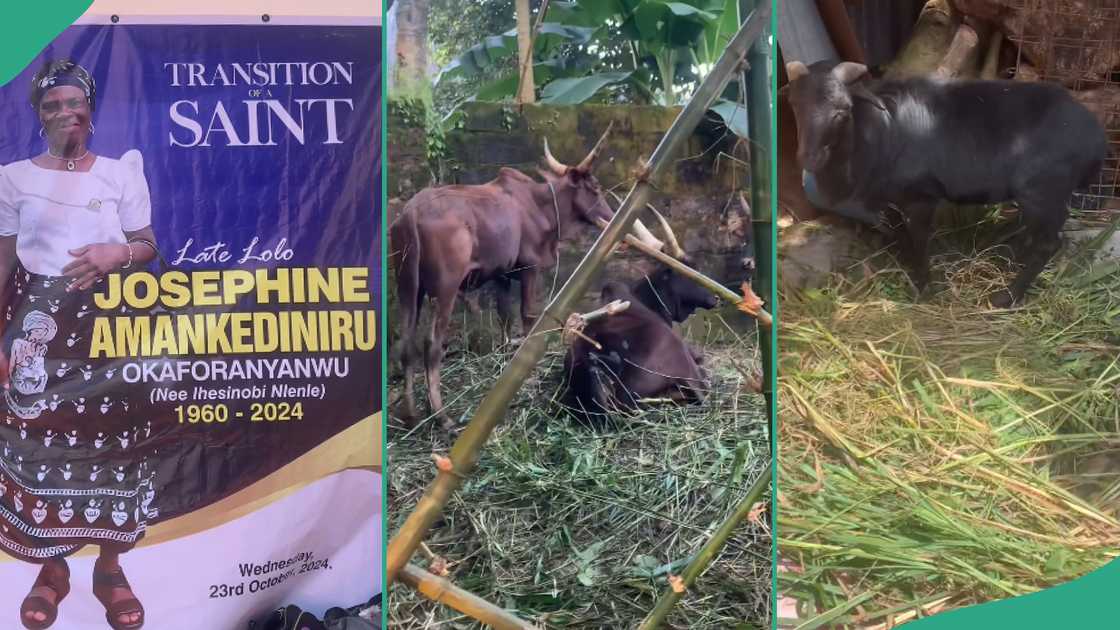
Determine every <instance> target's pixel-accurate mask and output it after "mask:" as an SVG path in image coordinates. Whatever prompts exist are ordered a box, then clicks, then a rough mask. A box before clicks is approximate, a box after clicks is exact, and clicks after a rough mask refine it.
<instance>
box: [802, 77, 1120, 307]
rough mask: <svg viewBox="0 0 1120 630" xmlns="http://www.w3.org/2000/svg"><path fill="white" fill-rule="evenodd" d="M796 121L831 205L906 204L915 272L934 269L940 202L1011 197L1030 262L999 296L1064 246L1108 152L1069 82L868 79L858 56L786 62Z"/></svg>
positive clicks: (1016, 290) (921, 276) (809, 167)
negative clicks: (1071, 210)
mask: <svg viewBox="0 0 1120 630" xmlns="http://www.w3.org/2000/svg"><path fill="white" fill-rule="evenodd" d="M786 70H787V73H788V75H789V79H790V84H789V86H788V89H789V99H790V104H791V105H792V106H793V110H794V118H795V119H796V121H797V132H798V146H797V159H798V161H799V162H800V164H801V167H802V168H803V169H805V171H806V172H807V173H808V179H809V182H810V183H811V184H813V185H814V187H815V189H816V190H815V192H816V193H817V194H818V197H819V198H820V199H821V200H822V201H823V203H824V204H826V205H827V206H830V207H836V208H844V209H847V210H848V211H857V212H858V211H859V210H860V208H864V209H870V210H871V211H873V212H875V213H876V214H877V212H878V210H879V209H884V208H886V207H888V205H890V204H894V205H896V206H897V207H898V208H899V209H900V210H901V213H902V215H903V222H902V223H903V225H902V226H899V227H898V229H897V232H896V235H897V236H898V237H899V242H900V243H901V244H902V245H903V249H904V251H908V253H909V255H910V258H911V261H910V262H911V265H912V268H913V274H912V277H913V280H914V283H915V285H916V286H917V287H918V288H919V290H921V289H922V288H924V287H925V285H926V283H927V282H928V279H929V260H928V245H929V238H930V235H931V232H932V221H933V213H934V210H935V209H936V206H937V204H938V203H939V202H940V201H942V200H945V201H950V202H953V203H964V204H987V203H998V202H1005V201H1015V202H1017V203H1018V205H1019V208H1020V210H1021V216H1022V222H1023V225H1024V227H1025V233H1024V238H1025V240H1024V242H1023V243H1021V245H1020V247H1019V248H1018V252H1017V253H1018V254H1019V258H1020V259H1021V260H1022V262H1023V263H1024V265H1023V269H1022V270H1021V271H1020V273H1019V275H1018V276H1017V277H1016V278H1015V280H1014V281H1013V282H1012V283H1011V285H1010V286H1009V287H1008V288H1007V289H1005V290H1001V291H999V292H997V293H995V294H993V295H992V296H990V298H989V299H990V301H991V303H992V305H993V306H996V307H1006V306H1010V305H1011V304H1013V303H1015V302H1017V301H1019V300H1021V299H1022V297H1023V295H1024V294H1025V293H1026V291H1027V289H1028V288H1029V287H1030V285H1031V284H1032V283H1033V282H1034V280H1035V278H1036V277H1037V276H1038V274H1039V273H1040V272H1041V271H1042V269H1043V267H1045V266H1046V263H1047V262H1048V261H1049V260H1050V258H1051V257H1053V255H1054V253H1055V252H1057V250H1058V248H1059V246H1060V240H1059V232H1060V230H1061V228H1062V225H1063V224H1064V223H1065V220H1066V217H1067V215H1068V208H1067V203H1068V202H1069V199H1070V196H1071V195H1072V193H1073V192H1074V190H1076V189H1078V188H1084V187H1087V186H1089V185H1090V184H1091V183H1093V182H1094V181H1095V179H1096V177H1097V175H1098V173H1099V172H1100V168H1101V164H1102V162H1103V160H1104V158H1105V154H1106V149H1107V138H1106V136H1105V132H1104V129H1103V128H1102V127H1101V124H1100V122H1099V121H1098V120H1097V119H1096V118H1095V117H1094V116H1093V114H1092V113H1090V112H1089V110H1087V109H1086V108H1085V107H1084V106H1082V105H1081V104H1079V103H1078V102H1077V101H1075V100H1074V99H1073V98H1072V97H1071V96H1070V95H1069V93H1068V92H1067V91H1066V90H1065V88H1063V87H1061V86H1059V85H1053V84H1047V83H1020V82H1012V81H941V80H935V79H926V78H908V79H894V80H889V79H882V80H871V79H867V78H866V76H867V67H866V66H863V65H861V64H857V63H851V62H843V63H836V62H828V61H823V62H818V63H815V64H813V65H812V66H808V67H807V66H805V64H802V63H799V62H791V63H788V64H786Z"/></svg>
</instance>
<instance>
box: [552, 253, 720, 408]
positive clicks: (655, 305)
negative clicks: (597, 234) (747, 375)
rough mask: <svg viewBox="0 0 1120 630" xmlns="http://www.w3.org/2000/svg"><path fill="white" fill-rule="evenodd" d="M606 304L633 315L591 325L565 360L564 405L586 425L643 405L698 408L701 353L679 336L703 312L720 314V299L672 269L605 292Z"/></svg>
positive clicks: (703, 382) (703, 383) (704, 386)
mask: <svg viewBox="0 0 1120 630" xmlns="http://www.w3.org/2000/svg"><path fill="white" fill-rule="evenodd" d="M600 297H601V299H602V301H603V303H604V304H606V303H609V302H611V301H614V300H624V301H629V302H630V308H628V309H627V310H625V311H623V312H622V313H618V314H615V315H611V316H609V317H604V318H601V319H597V320H594V321H592V322H589V323H588V325H587V327H586V328H585V329H584V330H583V335H584V337H587V338H589V339H593V340H595V341H596V342H597V343H599V345H600V346H602V347H601V348H595V347H594V346H593V345H592V344H591V342H589V341H588V340H587V339H584V338H577V339H576V340H575V341H574V343H573V344H572V346H571V347H570V348H569V349H568V353H567V355H566V356H565V359H564V387H565V391H564V396H563V399H562V402H563V404H564V406H565V407H567V408H568V409H569V410H570V412H571V413H572V415H573V416H575V417H576V418H577V419H579V420H581V421H590V420H592V419H596V418H603V416H605V415H609V414H610V413H611V412H612V411H626V410H632V409H634V408H636V407H637V404H638V401H639V400H641V399H644V398H668V399H672V400H675V401H679V402H700V401H703V400H704V396H705V393H706V392H707V390H708V376H707V374H705V371H704V369H703V367H701V365H702V363H703V357H702V355H701V353H700V352H699V350H697V349H696V348H693V347H692V346H691V345H689V344H688V343H687V342H686V341H685V340H684V338H683V337H681V335H680V333H679V332H677V331H676V330H674V329H673V323H674V322H682V321H684V320H685V319H686V318H687V317H688V316H689V315H691V314H692V313H693V312H694V311H695V310H696V309H697V308H705V309H707V308H714V307H715V306H716V304H717V302H718V301H717V300H716V298H715V297H714V296H713V295H712V294H711V293H709V292H708V291H707V290H706V289H704V288H702V287H700V286H699V285H697V284H696V283H695V282H693V281H691V280H689V279H687V278H684V277H683V276H680V275H678V274H677V273H675V272H674V271H672V270H671V269H669V268H668V267H663V268H662V269H660V270H658V271H656V272H654V273H652V274H649V275H647V276H645V277H644V278H642V279H641V280H639V281H637V282H636V283H634V285H632V286H630V287H627V286H625V285H623V284H621V283H619V282H607V283H606V284H604V285H603V289H602V292H601V293H600Z"/></svg>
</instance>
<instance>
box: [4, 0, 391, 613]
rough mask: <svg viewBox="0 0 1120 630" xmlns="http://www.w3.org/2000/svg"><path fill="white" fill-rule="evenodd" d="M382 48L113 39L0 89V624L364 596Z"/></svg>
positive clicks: (376, 325)
mask: <svg viewBox="0 0 1120 630" xmlns="http://www.w3.org/2000/svg"><path fill="white" fill-rule="evenodd" d="M380 50H381V44H380V29H379V28H378V27H377V26H375V25H374V21H373V20H372V19H370V20H365V21H363V20H360V19H349V18H347V19H339V20H335V21H332V20H329V19H322V18H317V19H307V20H300V19H294V18H290V17H287V18H285V19H274V20H267V18H262V17H261V16H255V17H254V18H253V19H251V20H242V21H238V20H230V19H224V20H212V21H210V22H209V23H207V20H205V19H196V18H191V19H189V20H179V21H176V20H173V19H172V20H169V19H159V20H149V21H147V22H145V21H144V20H143V19H136V18H130V17H129V16H120V17H119V18H117V17H115V16H114V17H113V18H112V19H108V18H106V19H104V20H101V19H89V20H85V21H82V22H79V24H77V25H74V26H71V27H70V28H68V29H67V30H65V31H64V32H62V33H61V34H60V35H59V36H58V37H57V38H56V39H55V40H54V41H53V42H52V43H51V44H50V45H49V46H47V48H46V49H45V50H44V51H43V52H42V54H41V55H39V57H37V58H36V59H35V60H34V61H33V62H32V63H31V64H30V65H29V66H28V67H27V68H26V70H25V71H24V72H23V73H22V74H21V75H19V76H18V77H17V78H16V79H15V80H13V81H11V82H10V83H8V84H6V85H5V86H3V88H0V107H2V111H3V112H4V115H3V117H2V118H0V129H2V134H0V164H2V167H0V329H2V335H0V351H2V356H0V380H2V382H3V389H2V390H0V392H2V401H0V411H2V413H3V416H4V417H3V420H2V421H0V448H2V449H3V450H2V453H0V551H2V552H3V553H0V584H3V585H4V588H3V589H0V627H4V628H9V627H19V626H18V625H17V620H18V623H22V624H23V626H25V627H31V628H42V627H48V626H50V625H51V624H53V627H57V628H65V629H66V630H82V629H86V628H91V629H92V628H106V627H112V628H136V627H140V626H141V625H143V626H144V627H146V628H157V629H159V630H177V629H184V630H186V629H191V630H197V629H200V628H203V629H206V630H222V629H227V628H228V629H242V628H246V627H247V624H248V622H249V621H250V620H251V619H259V618H261V617H262V616H263V615H265V614H266V613H267V612H268V611H269V610H270V609H272V608H274V607H276V606H278V605H280V604H285V603H289V602H291V603H296V604H298V605H300V606H302V607H303V608H305V609H309V610H312V611H317V612H319V613H321V612H322V611H323V610H324V609H325V608H327V607H330V606H334V605H342V606H351V605H355V604H358V603H361V602H364V601H366V600H368V599H369V598H370V597H371V596H372V595H374V594H375V593H377V592H379V590H380V577H379V576H380V565H381V558H380V554H381V508H380V506H381V477H380V474H379V473H380V452H381V445H380V439H381V435H380V429H379V427H380V420H381V416H380V409H381V385H380V382H381V372H380V370H381V340H380V330H381V324H380V320H381V313H380V304H381V287H380V278H381V268H380V263H379V260H380V256H381V252H380V246H379V241H380V225H381V214H380V212H381V209H380V206H379V204H380V199H381V191H380V171H381V166H380V160H381V152H380V147H381V127H380V125H381V120H380V110H381V107H380V94H381V84H380V77H381V66H380Z"/></svg>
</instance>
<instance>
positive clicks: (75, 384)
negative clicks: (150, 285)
mask: <svg viewBox="0 0 1120 630" xmlns="http://www.w3.org/2000/svg"><path fill="white" fill-rule="evenodd" d="M13 280H14V284H15V287H14V293H13V298H12V301H11V304H10V305H9V306H8V308H7V309H6V312H5V313H4V314H3V316H4V318H5V319H6V322H5V329H4V334H3V338H2V340H0V343H2V344H3V345H2V347H3V349H4V352H5V353H6V355H7V357H8V361H9V374H10V381H9V382H10V385H9V389H8V390H7V391H6V392H4V393H3V394H2V396H3V403H2V404H0V410H2V411H3V414H4V419H3V422H2V423H0V449H2V451H0V549H2V550H3V551H5V552H7V553H8V554H10V555H12V556H14V557H16V558H19V559H22V560H25V561H29V562H43V561H45V560H48V559H51V558H59V557H63V556H66V555H69V554H71V553H74V552H75V551H77V550H78V549H81V548H82V547H84V546H85V545H106V546H110V547H112V548H115V549H117V550H118V551H126V550H128V549H130V548H131V547H132V546H133V545H135V544H136V542H137V541H138V540H139V539H140V538H142V537H143V535H144V531H145V527H146V525H147V523H148V521H149V520H150V519H153V518H155V517H156V516H157V515H158V512H157V509H156V506H155V497H156V483H155V477H156V470H155V469H156V466H155V465H154V455H155V453H156V451H155V449H154V448H153V443H154V441H153V440H152V439H151V438H152V419H151V418H150V417H148V412H147V410H148V408H149V405H148V404H147V400H146V394H145V392H144V391H143V389H142V387H140V386H137V385H131V384H128V383H125V382H124V380H123V379H122V370H121V365H122V364H123V363H124V362H125V361H126V360H127V358H116V359H107V358H100V359H94V358H91V357H90V342H91V339H92V337H93V332H94V331H93V327H94V326H93V323H94V320H95V319H97V316H99V315H110V313H105V312H103V311H101V310H99V309H97V307H96V306H95V305H94V303H93V296H94V294H95V293H97V292H99V286H100V285H95V286H94V287H93V288H91V289H88V290H86V291H77V290H75V291H73V292H68V291H66V285H67V281H68V279H67V278H62V277H51V276H40V275H35V274H30V273H27V272H26V271H24V270H22V269H20V270H18V271H16V272H15V273H14V274H13ZM111 315H115V316H118V315H128V312H127V311H125V310H122V309H121V308H120V307H118V312H114V313H111Z"/></svg>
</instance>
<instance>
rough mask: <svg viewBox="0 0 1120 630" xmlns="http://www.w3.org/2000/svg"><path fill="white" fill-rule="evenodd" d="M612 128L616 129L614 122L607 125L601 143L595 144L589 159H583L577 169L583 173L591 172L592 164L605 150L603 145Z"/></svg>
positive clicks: (600, 137)
mask: <svg viewBox="0 0 1120 630" xmlns="http://www.w3.org/2000/svg"><path fill="white" fill-rule="evenodd" d="M611 127H614V121H613V120H612V121H611V122H610V123H609V124H608V125H607V130H606V131H604V132H603V135H602V136H599V141H598V142H596V143H595V146H594V147H592V149H591V153H588V154H587V157H585V158H583V161H582V162H580V163H579V165H578V166H576V168H577V169H579V170H581V171H589V170H591V164H592V162H594V161H595V158H597V157H599V152H600V151H602V150H603V145H604V144H606V142H607V136H609V135H610V133H611Z"/></svg>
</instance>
